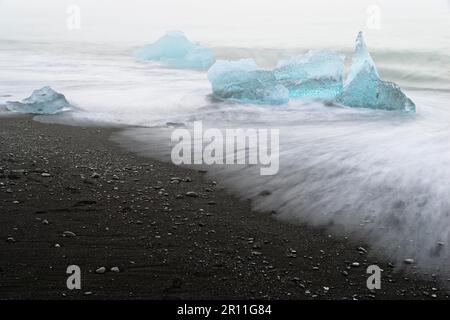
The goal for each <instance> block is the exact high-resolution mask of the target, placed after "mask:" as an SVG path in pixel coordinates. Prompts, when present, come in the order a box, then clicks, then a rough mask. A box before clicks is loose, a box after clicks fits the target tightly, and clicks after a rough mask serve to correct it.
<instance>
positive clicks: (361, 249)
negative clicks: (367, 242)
mask: <svg viewBox="0 0 450 320" xmlns="http://www.w3.org/2000/svg"><path fill="white" fill-rule="evenodd" d="M357 250H358V251H359V252H360V253H367V250H366V249H364V248H363V247H358V249H357Z"/></svg>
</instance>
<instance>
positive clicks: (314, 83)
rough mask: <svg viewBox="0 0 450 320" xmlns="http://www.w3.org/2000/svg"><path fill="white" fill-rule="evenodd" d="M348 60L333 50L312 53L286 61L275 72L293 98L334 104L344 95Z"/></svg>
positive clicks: (280, 63) (279, 81)
mask: <svg viewBox="0 0 450 320" xmlns="http://www.w3.org/2000/svg"><path fill="white" fill-rule="evenodd" d="M344 59H345V56H344V55H342V54H339V53H337V52H335V51H331V50H321V51H310V52H308V53H306V54H304V55H300V56H297V57H292V58H290V59H287V60H282V61H280V62H279V63H278V66H277V68H276V69H275V70H274V74H275V77H276V79H277V81H278V83H279V84H282V85H284V86H285V87H286V88H288V89H289V94H290V96H291V97H312V98H318V99H323V100H333V99H335V98H336V96H338V95H340V94H341V92H342V87H343V83H342V75H343V72H344Z"/></svg>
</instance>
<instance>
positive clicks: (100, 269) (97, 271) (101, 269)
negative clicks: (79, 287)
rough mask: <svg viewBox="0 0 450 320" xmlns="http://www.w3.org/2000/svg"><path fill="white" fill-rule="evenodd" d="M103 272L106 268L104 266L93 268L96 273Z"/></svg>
mask: <svg viewBox="0 0 450 320" xmlns="http://www.w3.org/2000/svg"><path fill="white" fill-rule="evenodd" d="M105 272H106V268H105V267H100V268H98V269H97V270H95V273H98V274H103V273H105Z"/></svg>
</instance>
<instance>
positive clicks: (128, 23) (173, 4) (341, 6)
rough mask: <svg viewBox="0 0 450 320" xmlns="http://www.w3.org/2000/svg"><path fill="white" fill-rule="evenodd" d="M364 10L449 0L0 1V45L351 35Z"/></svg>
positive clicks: (436, 11)
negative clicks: (76, 18)
mask: <svg viewBox="0 0 450 320" xmlns="http://www.w3.org/2000/svg"><path fill="white" fill-rule="evenodd" d="M71 5H76V6H77V7H78V8H80V18H81V20H80V21H81V25H80V26H81V29H79V30H69V29H68V27H67V20H68V18H69V15H70V14H69V13H67V10H68V8H69V7H70V6H71ZM370 5H377V6H378V7H379V8H380V10H381V18H382V22H383V23H384V22H386V24H385V25H388V23H387V22H389V21H390V20H396V21H405V22H408V21H409V22H411V21H417V24H420V23H421V22H420V21H422V20H423V19H431V20H433V19H445V18H447V19H448V18H449V14H450V13H449V12H450V1H449V0H409V1H408V0H394V1H392V0H372V1H370V0H369V1H366V0H341V1H338V0H306V1H298V0H150V1H149V0H70V1H68V0H0V39H20V40H24V39H26V40H35V41H43V40H45V41H48V40H74V41H132V42H135V41H143V40H147V39H153V38H155V37H157V36H158V35H160V34H161V33H162V32H164V31H165V30H174V29H178V30H183V31H186V32H187V33H189V34H190V35H192V36H193V37H195V38H196V39H197V40H201V41H206V42H215V41H216V42H218V41H219V40H218V39H220V38H221V39H224V42H227V41H229V42H231V41H232V40H231V39H233V41H238V42H239V39H240V40H241V42H243V43H244V42H245V39H246V37H249V38H250V37H255V38H257V37H260V38H261V39H263V38H273V39H277V37H280V35H281V34H284V35H286V34H289V33H290V32H291V33H292V34H295V32H297V33H298V32H304V33H307V32H310V33H312V32H313V31H312V30H315V29H314V28H322V29H324V30H323V32H324V33H325V31H327V32H328V33H333V32H335V31H339V27H340V26H342V25H348V26H349V32H350V31H351V32H352V33H354V32H355V31H354V30H355V29H358V28H359V29H364V28H366V21H367V14H368V13H367V9H368V7H369V6H370ZM382 27H383V25H382ZM420 28H422V29H423V26H422V27H420ZM325 29H326V30H325ZM344 29H345V28H344ZM344 29H343V30H344ZM381 31H383V28H382V29H381ZM384 31H385V32H386V33H387V32H390V33H392V32H391V31H389V30H386V28H385V30H384ZM319 33H320V32H319Z"/></svg>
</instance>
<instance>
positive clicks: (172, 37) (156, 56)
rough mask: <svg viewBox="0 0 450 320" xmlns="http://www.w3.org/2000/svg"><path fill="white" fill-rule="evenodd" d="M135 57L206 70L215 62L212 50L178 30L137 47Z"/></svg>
mask: <svg viewBox="0 0 450 320" xmlns="http://www.w3.org/2000/svg"><path fill="white" fill-rule="evenodd" d="M135 56H136V58H137V59H138V60H141V61H160V62H162V63H163V64H165V65H167V66H169V67H172V68H180V69H195V70H207V69H208V68H209V67H211V66H212V65H213V64H214V62H215V60H216V59H215V57H214V54H213V53H212V51H211V50H210V49H208V48H206V47H203V46H201V45H199V44H196V43H193V42H191V41H190V40H189V39H188V38H187V37H186V36H185V35H184V33H182V32H180V31H171V32H167V34H166V35H164V36H163V37H162V38H160V39H159V40H157V41H156V42H155V43H152V44H149V45H147V46H145V47H143V48H142V49H139V50H138V51H137V52H136V54H135Z"/></svg>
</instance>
